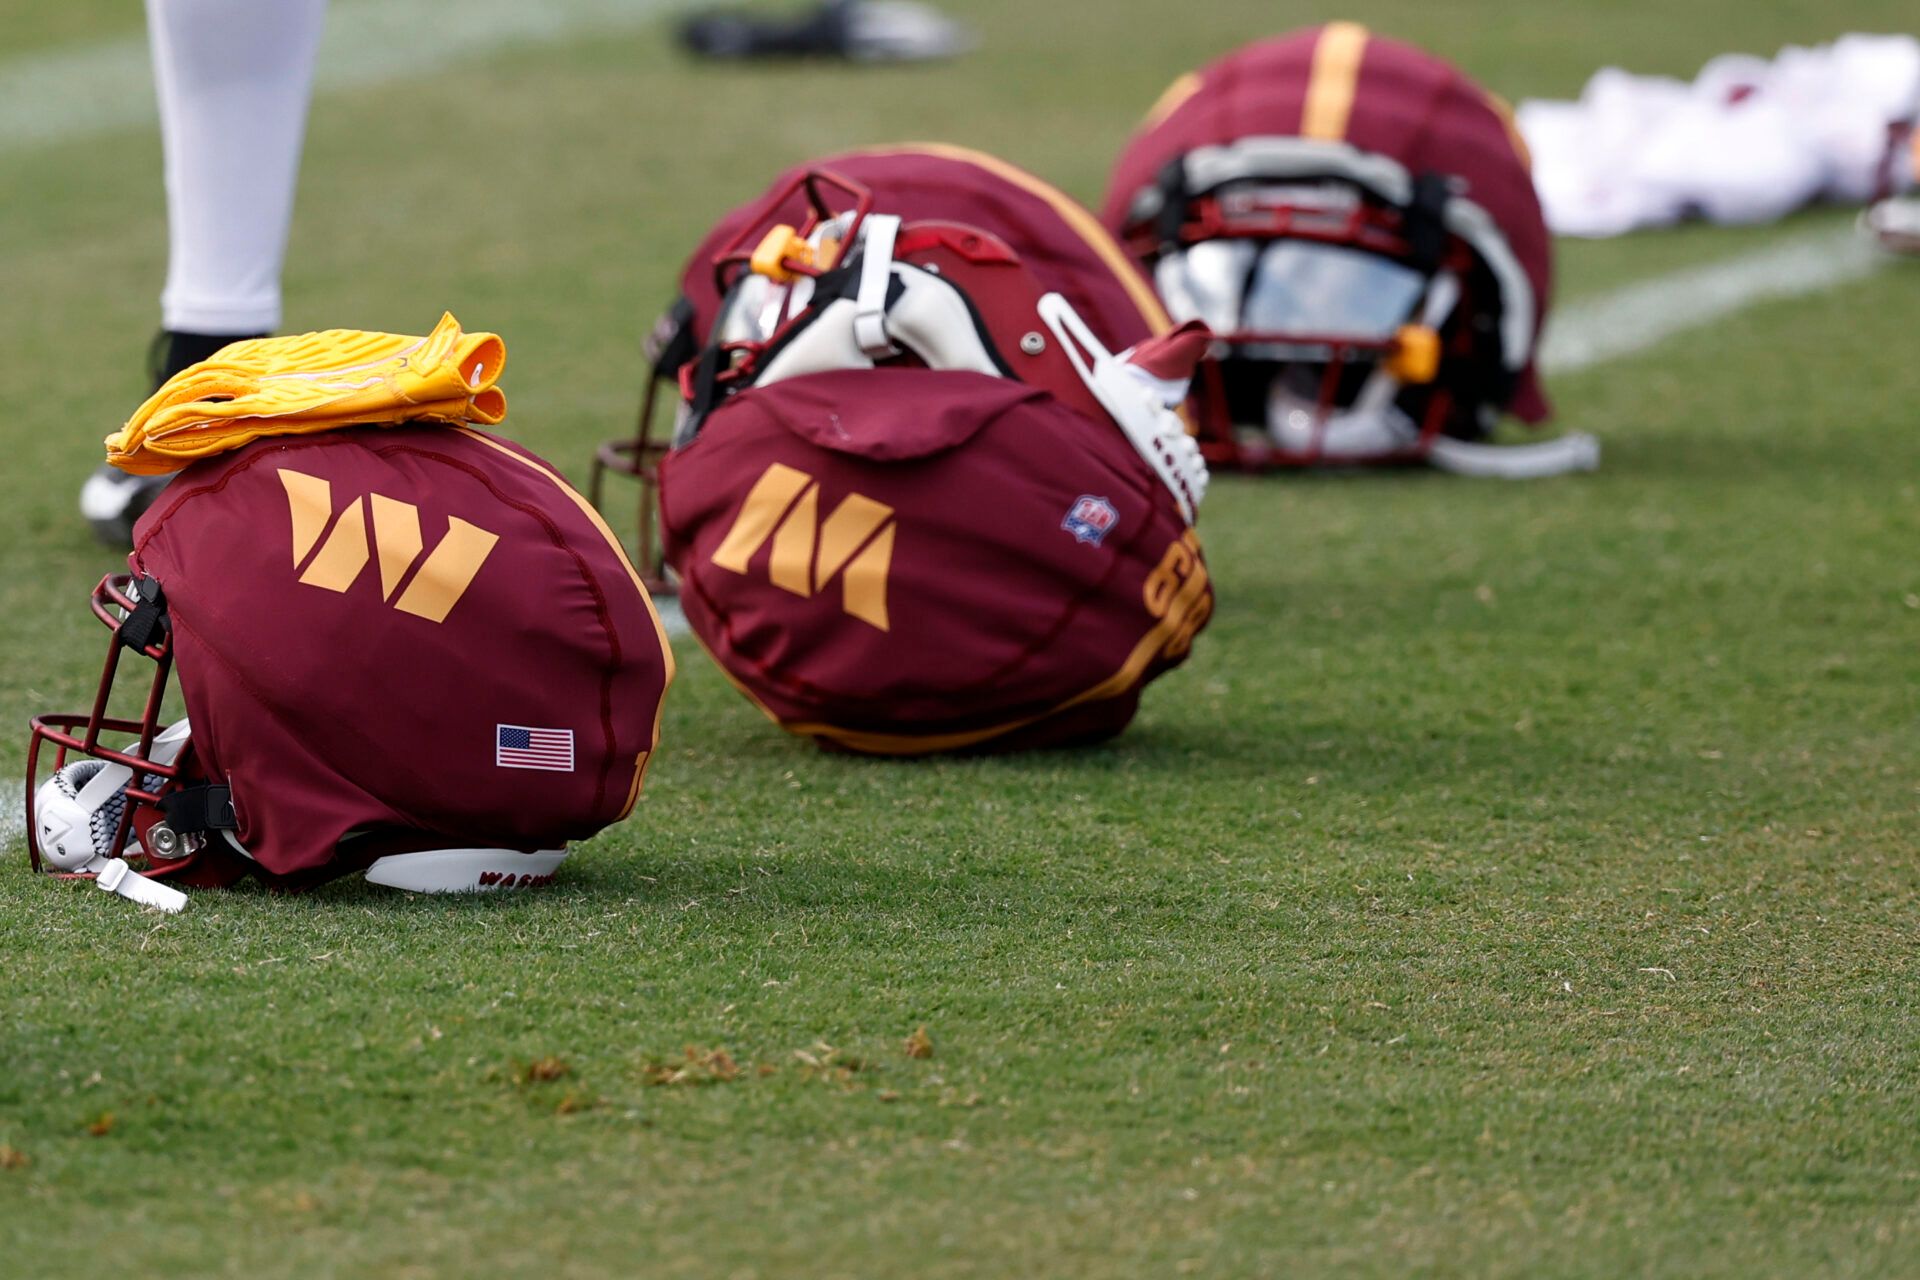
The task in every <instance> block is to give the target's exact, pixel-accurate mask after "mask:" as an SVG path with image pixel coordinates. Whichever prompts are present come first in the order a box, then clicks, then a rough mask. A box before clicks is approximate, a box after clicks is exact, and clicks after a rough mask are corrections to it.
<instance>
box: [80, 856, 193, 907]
mask: <svg viewBox="0 0 1920 1280" xmlns="http://www.w3.org/2000/svg"><path fill="white" fill-rule="evenodd" d="M101 862H102V863H103V864H104V865H102V866H101V867H100V868H99V870H98V871H97V872H95V874H94V878H93V883H94V886H95V887H96V888H98V889H100V890H101V891H102V892H105V893H114V894H118V895H120V896H121V897H122V898H125V899H126V900H127V901H129V902H137V903H139V904H140V905H141V906H143V907H158V908H160V909H161V910H162V911H168V912H172V913H174V914H176V915H177V914H179V913H180V912H182V911H185V910H186V909H187V895H186V894H184V893H182V892H180V891H179V890H178V889H175V888H173V887H172V886H170V885H164V884H161V883H160V882H159V881H158V880H149V879H148V878H147V877H146V876H143V875H141V874H140V873H139V872H138V871H135V870H134V869H133V868H132V867H130V866H128V865H127V861H126V859H125V858H103V859H101Z"/></svg>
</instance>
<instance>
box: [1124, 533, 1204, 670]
mask: <svg viewBox="0 0 1920 1280" xmlns="http://www.w3.org/2000/svg"><path fill="white" fill-rule="evenodd" d="M1207 582H1208V578H1207V562H1206V561H1205V560H1203V559H1202V558H1201V556H1200V539H1199V538H1197V537H1195V536H1194V533H1193V530H1191V529H1189V530H1187V531H1186V532H1185V533H1183V534H1181V535H1180V537H1178V538H1176V539H1175V540H1174V541H1172V542H1169V543H1168V544H1167V549H1166V551H1165V553H1164V554H1162V555H1161V557H1160V563H1159V564H1157V565H1155V566H1154V569H1153V572H1152V573H1149V574H1148V575H1147V581H1146V585H1145V586H1143V587H1142V588H1141V591H1140V595H1141V600H1142V603H1144V604H1145V605H1146V607H1147V612H1148V613H1150V614H1152V615H1153V616H1154V617H1156V618H1159V619H1161V625H1162V626H1163V627H1165V628H1167V629H1168V636H1167V642H1166V644H1165V645H1164V646H1162V648H1161V650H1160V656H1161V657H1163V658H1177V657H1179V656H1180V655H1181V654H1183V653H1185V652H1186V651H1187V650H1188V649H1190V648H1192V647H1193V638H1194V636H1196V635H1198V634H1199V632H1200V628H1201V627H1204V626H1205V625H1206V624H1207V619H1208V618H1210V617H1212V616H1213V593H1212V592H1211V591H1209V590H1208V589H1207Z"/></svg>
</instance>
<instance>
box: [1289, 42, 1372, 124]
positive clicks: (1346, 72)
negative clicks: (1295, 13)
mask: <svg viewBox="0 0 1920 1280" xmlns="http://www.w3.org/2000/svg"><path fill="white" fill-rule="evenodd" d="M1366 51H1367V29H1366V28H1365V27H1363V26H1361V25H1360V24H1359V23H1357V22H1329V23H1328V24H1327V25H1326V26H1325V27H1324V28H1323V29H1322V30H1321V32H1320V40H1319V42H1318V43H1317V44H1315V45H1314V46H1313V74H1312V77H1311V78H1310V79H1309V80H1308V81H1307V101H1306V105H1305V106H1304V107H1303V108H1302V109H1301V112H1300V136H1301V137H1303V138H1315V139H1318V140H1320V141H1322V142H1342V141H1345V139H1346V136H1347V120H1348V118H1349V117H1350V116H1352V114H1353V95H1354V91H1355V90H1356V89H1357V88H1358V87H1359V85H1360V59H1361V58H1362V57H1364V56H1365V55H1366Z"/></svg>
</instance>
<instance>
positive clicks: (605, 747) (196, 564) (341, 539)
mask: <svg viewBox="0 0 1920 1280" xmlns="http://www.w3.org/2000/svg"><path fill="white" fill-rule="evenodd" d="M129 566H130V569H131V572H130V573H128V574H125V575H120V576H117V577H109V578H107V579H105V580H103V581H102V582H101V584H100V585H99V587H98V588H97V589H96V590H95V592H94V595H93V612H94V614H95V615H96V616H97V617H98V618H99V619H100V620H101V621H102V622H104V623H105V624H106V625H107V627H108V628H109V629H110V631H111V638H110V640H109V642H108V648H107V659H106V667H105V670H104V672H103V674H102V678H101V681H100V685H99V691H98V694H97V696H96V697H95V700H94V703H93V706H92V708H91V710H90V711H88V712H86V713H83V714H74V715H46V716H41V717H39V718H37V719H35V720H34V722H33V731H32V741H31V746H30V748H29V773H28V784H27V795H28V804H29V809H28V819H29V821H28V848H29V853H30V856H31V857H32V859H33V861H34V864H35V865H36V866H37V867H45V868H46V869H48V870H51V871H54V872H57V873H61V874H67V875H92V876H96V877H97V878H98V880H99V882H100V883H101V885H102V886H103V887H113V888H116V889H117V890H118V891H119V892H121V893H123V894H125V895H126V896H130V897H135V898H136V899H139V900H142V901H149V902H155V903H157V904H159V905H166V906H170V907H175V908H177V907H178V906H179V905H180V899H179V896H178V895H177V893H176V892H175V891H174V890H172V889H170V888H168V882H172V883H186V884H192V885H213V884H223V883H228V882H231V881H233V880H235V879H238V878H240V877H242V876H244V875H247V874H249V873H251V874H254V875H257V876H258V877H259V878H261V879H262V880H264V881H267V882H269V883H271V884H274V885H276V886H281V887H287V888H300V887H303V886H306V885H309V884H312V883H316V882H318V881H322V880H326V879H329V878H331V877H334V876H338V875H341V874H344V873H347V872H352V871H359V870H365V871H366V872H367V876H368V879H369V880H373V881H375V882H378V883H384V884H393V885H398V886H400V887H405V888H413V889H422V890H452V889H474V888H488V887H495V886H500V887H505V886H510V885H511V886H520V885H530V884H537V883H542V882H544V881H545V880H546V879H548V878H550V877H551V875H552V873H553V870H554V868H555V866H556V865H557V864H558V862H559V860H560V858H561V857H562V856H564V850H565V847H566V845H567V843H568V842H569V841H572V840H577V839H584V838H585V837H587V836H590V835H592V834H593V833H595V832H596V831H598V830H600V829H601V828H602V827H604V826H606V825H608V824H610V823H612V822H615V821H617V820H619V819H620V818H621V817H623V816H624V815H625V814H626V813H627V812H628V810H629V809H630V808H631V807H632V806H633V804H634V801H635V798H636V796H637V794H638V791H639V788H640V783H641V779H642V776H643V774H644V771H645V769H646V765H647V762H648V759H649V757H650V755H651V753H652V751H653V749H654V747H655V744H656V741H657V736H658V729H659V710H660V703H661V699H662V697H663V695H664V693H665V689H666V685H667V682H668V681H669V679H670V678H671V674H672V656H671V652H670V651H669V650H668V648H667V645H666V641H665V638H664V636H663V633H662V632H661V630H660V627H659V624H658V621H657V619H656V618H655V616H654V613H653V608H652V605H651V602H650V601H649V600H648V598H647V595H646V592H645V591H644V590H643V588H642V587H641V585H640V582H639V579H638V576H637V575H636V574H635V572H634V571H633V569H632V567H631V565H630V564H629V562H628V561H627V559H626V556H625V554H624V552H623V551H622V550H621V548H620V546H619V545H618V540H617V539H616V538H615V537H614V536H613V534H612V533H611V532H610V531H609V530H608V529H607V528H606V526H605V524H604V523H603V522H602V521H601V520H600V519H599V517H598V514H597V513H596V512H594V510H593V509H592V507H591V506H590V505H589V504H587V502H586V501H585V499H584V498H582V497H581V496H580V495H578V494H577V493H575V492H574V491H573V490H572V489H570V488H569V487H568V486H567V484H566V483H565V482H564V481H563V480H562V479H561V478H560V477H559V476H558V475H556V474H555V473H554V472H553V471H552V469H551V468H549V467H548V466H546V464H544V463H543V462H541V461H540V459H538V458H537V457H535V456H534V455H532V454H531V453H528V452H527V451H525V450H524V449H521V448H519V447H518V446H516V445H513V444H510V443H508V442H506V441H504V440H501V439H499V438H497V437H494V436H491V435H488V434H486V433H484V432H481V431H478V430H475V429H473V428H471V427H468V426H464V425H457V424H451V423H450V424H447V425H433V426H424V425H402V426H346V427H341V428H336V429H330V430H321V431H317V432H315V433H313V434H305V435H298V436H289V437H281V438H272V439H258V440H254V441H253V442H252V443H241V444H240V445H239V447H235V448H227V449H224V450H223V451H219V452H215V453H213V454H212V455H211V456H206V457H203V458H201V459H200V460H199V461H197V462H194V463H193V464H192V465H191V466H188V467H187V468H186V469H185V470H183V471H181V473H180V474H179V475H178V476H177V477H176V478H175V479H174V481H173V482H172V483H171V484H170V485H169V486H168V487H167V489H166V492H165V494H164V496H163V497H162V498H161V499H160V501H159V502H157V503H156V504H155V505H154V506H153V508H152V509H151V510H149V511H148V512H147V513H146V515H145V516H144V517H143V518H142V519H141V520H140V522H139V524H138V526H137V527H136V530H135V536H134V550H133V553H132V555H131V556H130V557H129ZM128 665H137V666H140V667H143V668H146V672H145V674H144V675H143V676H142V678H141V679H140V681H139V684H140V688H139V696H138V699H137V700H135V701H133V703H132V705H131V707H130V708H129V709H128V710H126V711H124V712H121V713H118V714H116V712H115V710H114V703H115V701H116V700H115V698H114V684H115V675H116V673H118V672H120V671H121V670H122V669H123V668H124V667H126V666H128ZM181 704H184V708H183V709H184V712H185V714H184V715H180V714H179V710H180V708H181ZM176 717H177V718H176ZM169 719H172V720H173V723H172V724H171V725H168V724H167V721H168V720H169ZM142 873H144V875H143V874H142Z"/></svg>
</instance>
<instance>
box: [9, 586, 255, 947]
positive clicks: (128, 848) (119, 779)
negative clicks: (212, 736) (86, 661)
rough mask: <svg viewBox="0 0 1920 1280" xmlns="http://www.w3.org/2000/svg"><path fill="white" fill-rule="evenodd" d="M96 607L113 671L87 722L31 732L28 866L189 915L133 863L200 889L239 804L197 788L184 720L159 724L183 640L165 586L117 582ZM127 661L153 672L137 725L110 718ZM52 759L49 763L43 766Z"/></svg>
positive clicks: (65, 718) (101, 593) (47, 718)
mask: <svg viewBox="0 0 1920 1280" xmlns="http://www.w3.org/2000/svg"><path fill="white" fill-rule="evenodd" d="M91 603H92V608H93V612H94V616H96V617H97V618H99V619H100V620H101V622H103V623H104V624H106V626H107V627H108V628H110V629H111V631H112V633H113V635H112V639H111V640H110V641H109V642H108V648H107V658H106V663H105V666H104V668H103V669H102V671H101V676H100V684H99V687H98V689H97V691H96V693H95V695H94V703H93V709H92V710H91V711H90V712H89V713H87V714H86V715H43V716H36V717H35V718H34V720H33V722H32V729H31V738H30V740H29V743H28V747H27V813H26V816H27V857H28V860H29V861H30V862H31V864H32V865H33V868H34V869H35V870H36V871H38V870H46V871H48V872H50V873H52V874H54V875H58V876H63V877H69V878H87V879H91V878H94V877H99V878H100V879H101V882H102V884H103V885H108V882H109V881H111V882H112V885H111V886H109V887H114V888H115V891H116V892H119V893H121V894H123V896H127V897H132V898H135V899H136V900H138V901H143V902H148V903H149V904H150V905H159V906H166V907H168V909H170V910H178V909H179V905H175V904H174V901H173V900H174V899H179V901H180V904H182V905H183V904H184V898H183V897H181V895H178V894H175V893H174V892H173V891H172V890H166V889H163V888H162V887H160V886H154V885H151V884H148V883H147V882H146V881H145V880H143V878H142V875H141V874H138V873H132V874H130V872H129V864H132V865H133V866H134V867H137V868H138V872H139V873H144V876H145V877H152V878H161V877H179V878H182V879H187V880H192V879H195V878H197V877H196V875H188V874H184V873H189V872H194V871H195V869H196V866H197V864H198V863H199V862H200V855H201V854H202V853H204V852H205V851H206V849H207V847H208V845H209V843H210V842H211V841H214V840H217V839H220V838H221V836H222V834H223V832H224V831H225V830H230V829H231V827H232V825H233V821H232V813H233V809H232V804H231V800H230V798H229V797H228V795H227V793H226V789H225V788H224V787H211V786H208V785H206V784H205V783H204V782H202V781H201V780H200V779H199V778H198V776H197V766H196V762H195V758H194V752H193V746H192V741H191V737H190V730H189V726H188V723H187V721H186V719H185V718H184V717H182V718H181V719H179V720H178V721H176V722H175V723H174V724H173V725H171V726H167V727H163V726H162V723H161V718H162V715H163V708H164V706H165V702H166V693H167V684H168V680H169V677H170V675H171V673H172V669H173V636H172V628H171V623H170V621H169V619H168V617H167V613H166V601H165V597H164V595H163V594H162V592H161V590H160V585H159V583H158V582H156V581H154V580H153V579H151V578H136V577H130V576H127V575H120V576H108V577H106V578H102V579H101V581H100V584H99V586H97V587H95V588H94V591H93V596H92V601H91ZM128 653H131V654H133V655H134V656H135V657H136V658H140V659H145V660H147V661H150V662H152V663H153V664H154V665H153V669H152V676H151V679H150V682H149V683H148V685H147V688H146V691H145V696H144V701H143V704H142V708H141V711H140V714H139V716H138V718H121V717H115V716H113V715H111V714H110V703H111V700H112V695H113V688H114V680H115V677H116V676H117V675H118V673H119V667H120V663H121V660H122V658H123V656H125V655H126V654H128ZM116 744H117V745H116ZM48 748H50V749H51V752H52V756H51V759H46V758H44V757H43V755H42V751H43V749H48ZM43 768H44V769H45V771H46V774H47V776H46V777H45V779H44V780H43V779H42V777H41V772H42V769H43ZM223 879H224V877H223Z"/></svg>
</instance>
